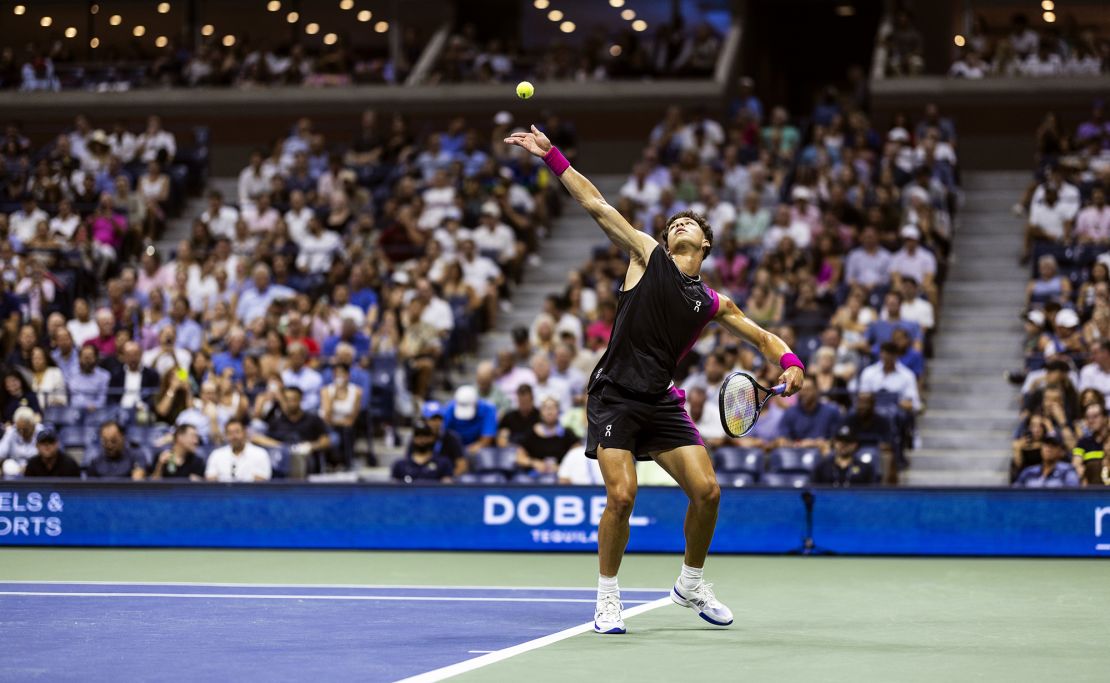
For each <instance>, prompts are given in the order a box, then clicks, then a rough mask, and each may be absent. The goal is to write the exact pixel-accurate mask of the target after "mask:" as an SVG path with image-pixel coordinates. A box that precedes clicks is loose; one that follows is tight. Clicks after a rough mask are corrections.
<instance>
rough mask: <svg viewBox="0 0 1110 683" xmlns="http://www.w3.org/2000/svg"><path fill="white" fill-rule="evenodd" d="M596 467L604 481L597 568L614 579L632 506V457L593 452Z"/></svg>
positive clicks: (611, 450)
mask: <svg viewBox="0 0 1110 683" xmlns="http://www.w3.org/2000/svg"><path fill="white" fill-rule="evenodd" d="M597 464H598V467H600V469H601V478H602V480H603V481H604V482H605V512H603V513H602V515H601V522H600V523H599V524H598V527H597V559H598V569H599V571H600V572H601V575H602V576H614V577H615V576H616V575H617V571H619V570H620V568H621V559H623V558H624V549H625V548H626V547H627V546H628V532H629V529H628V520H629V518H630V517H631V516H632V506H633V505H634V504H635V503H636V458H635V457H633V455H632V452H631V451H626V450H621V449H618V448H601V447H598V449H597Z"/></svg>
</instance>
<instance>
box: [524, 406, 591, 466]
mask: <svg viewBox="0 0 1110 683" xmlns="http://www.w3.org/2000/svg"><path fill="white" fill-rule="evenodd" d="M559 411H560V408H559V402H558V401H557V400H556V399H555V398H554V397H552V396H547V397H546V398H544V399H543V400H542V401H541V402H540V421H539V422H537V423H536V424H535V425H533V426H532V431H531V432H530V433H528V434H527V435H526V436H525V437H524V440H523V441H522V442H521V444H520V447H519V448H518V449H517V467H520V468H523V469H525V470H531V471H533V472H537V473H540V474H543V473H551V474H554V473H555V472H557V471H558V469H559V463H560V462H561V461H562V459H563V456H564V455H566V453H567V451H568V450H569V449H570V448H571V447H572V446H574V445H575V444H578V443H580V442H581V439H580V438H579V437H578V435H577V434H575V433H574V432H573V431H572V430H569V429H567V428H565V427H563V426H562V425H561V424H559Z"/></svg>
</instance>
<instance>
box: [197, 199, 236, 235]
mask: <svg viewBox="0 0 1110 683" xmlns="http://www.w3.org/2000/svg"><path fill="white" fill-rule="evenodd" d="M200 219H201V220H202V221H204V222H205V224H207V225H208V231H209V232H210V233H212V237H226V238H228V239H229V240H233V241H234V239H235V224H236V223H238V222H239V211H238V210H237V209H236V208H235V207H233V206H227V205H226V204H224V205H221V206H220V209H219V211H217V212H216V214H215V215H213V214H212V211H211V210H210V209H205V210H204V213H202V214H201V215H200Z"/></svg>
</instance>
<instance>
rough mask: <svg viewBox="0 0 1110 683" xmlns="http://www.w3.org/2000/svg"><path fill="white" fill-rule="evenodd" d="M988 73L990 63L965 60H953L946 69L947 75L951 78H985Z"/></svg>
mask: <svg viewBox="0 0 1110 683" xmlns="http://www.w3.org/2000/svg"><path fill="white" fill-rule="evenodd" d="M989 73H990V64H987V63H986V62H974V63H972V62H967V61H964V60H962V59H961V60H958V61H956V62H954V63H953V64H952V66H951V68H949V69H948V75H949V76H951V77H952V78H971V79H979V78H986V77H987V74H989Z"/></svg>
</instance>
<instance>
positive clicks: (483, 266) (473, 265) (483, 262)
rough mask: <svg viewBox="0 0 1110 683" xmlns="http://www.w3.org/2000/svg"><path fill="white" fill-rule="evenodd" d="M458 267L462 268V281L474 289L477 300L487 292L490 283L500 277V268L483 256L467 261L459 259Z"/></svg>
mask: <svg viewBox="0 0 1110 683" xmlns="http://www.w3.org/2000/svg"><path fill="white" fill-rule="evenodd" d="M459 265H460V266H462V271H463V281H465V282H466V284H468V285H470V286H471V287H472V288H473V289H474V293H475V294H477V295H478V297H479V298H481V297H484V296H485V295H486V294H487V293H488V292H489V287H490V283H491V282H493V281H495V280H496V279H497V278H499V277H500V276H501V268H499V267H498V266H497V264H496V263H494V262H493V259H488V258H486V257H485V256H475V257H474V258H473V259H471V260H469V261H467V260H466V259H459Z"/></svg>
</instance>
